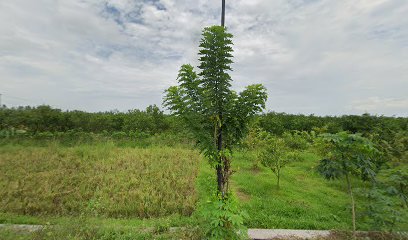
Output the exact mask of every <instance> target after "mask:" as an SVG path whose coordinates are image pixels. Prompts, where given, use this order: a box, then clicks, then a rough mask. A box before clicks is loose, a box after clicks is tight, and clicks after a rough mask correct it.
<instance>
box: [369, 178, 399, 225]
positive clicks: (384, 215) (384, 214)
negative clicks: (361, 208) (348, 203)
mask: <svg viewBox="0 0 408 240" xmlns="http://www.w3.org/2000/svg"><path fill="white" fill-rule="evenodd" d="M388 190H389V189H388ZM363 192H364V196H365V197H366V198H367V199H368V204H367V205H366V206H365V216H366V218H368V222H370V223H371V228H372V229H374V230H377V231H378V230H381V231H382V230H386V231H390V232H392V231H393V230H394V229H395V227H396V225H397V223H401V222H403V219H404V214H403V212H402V211H401V209H400V205H398V204H397V201H395V199H394V198H393V197H392V194H390V192H389V191H387V190H386V189H382V188H380V187H379V186H377V185H373V187H372V188H370V189H369V190H363ZM405 217H406V216H405Z"/></svg>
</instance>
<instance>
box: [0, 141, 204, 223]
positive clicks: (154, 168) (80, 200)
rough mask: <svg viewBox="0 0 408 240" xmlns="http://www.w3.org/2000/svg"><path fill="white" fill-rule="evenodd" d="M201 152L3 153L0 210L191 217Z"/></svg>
mask: <svg viewBox="0 0 408 240" xmlns="http://www.w3.org/2000/svg"><path fill="white" fill-rule="evenodd" d="M197 159H199V155H198V154H197V152H195V151H192V150H188V149H181V148H168V147H151V148H147V149H141V148H117V147H114V146H112V145H110V144H99V145H83V146H76V147H69V148H67V147H61V146H59V145H55V146H47V147H21V146H3V147H1V148H0V186H1V187H0V203H1V204H0V211H1V212H4V213H15V214H23V215H48V216H70V215H80V214H82V215H87V216H101V217H138V218H151V217H161V216H167V215H171V214H180V215H184V216H189V215H191V213H192V212H193V211H194V208H195V204H196V201H197V193H196V189H195V179H196V177H197V174H198V161H197Z"/></svg>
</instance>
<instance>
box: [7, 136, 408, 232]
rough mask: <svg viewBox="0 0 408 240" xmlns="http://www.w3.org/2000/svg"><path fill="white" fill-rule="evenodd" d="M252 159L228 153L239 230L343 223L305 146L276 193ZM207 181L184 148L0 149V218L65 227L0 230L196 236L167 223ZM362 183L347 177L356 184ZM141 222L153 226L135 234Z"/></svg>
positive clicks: (183, 213)
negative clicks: (243, 215)
mask: <svg viewBox="0 0 408 240" xmlns="http://www.w3.org/2000/svg"><path fill="white" fill-rule="evenodd" d="M254 157H255V155H254V153H252V152H237V153H235V154H234V160H233V168H234V169H235V170H236V173H234V175H233V177H232V187H233V189H234V190H235V192H236V194H237V197H238V199H239V200H240V203H241V205H242V209H243V210H244V211H246V212H247V214H248V216H249V218H248V219H246V222H245V224H246V226H247V227H249V228H290V229H337V230H350V229H351V218H350V208H349V198H348V195H347V192H346V188H345V185H344V183H343V182H342V181H341V180H338V181H332V182H329V181H326V180H324V179H323V178H322V177H321V176H319V175H318V174H317V173H316V171H315V169H314V168H315V166H316V164H317V161H318V159H319V158H318V157H317V156H316V155H315V154H313V153H308V152H304V153H302V160H300V161H298V162H294V163H291V164H290V165H289V166H287V167H286V168H284V169H283V173H282V178H281V188H280V189H279V190H278V189H277V187H276V177H275V175H274V174H273V173H272V171H271V170H269V169H267V168H264V167H259V168H258V169H254V168H253V163H252V161H251V159H253V158H254ZM214 181H215V179H214V172H213V170H212V169H210V167H209V165H208V163H207V162H206V161H205V160H204V159H203V158H202V157H201V156H200V155H199V154H198V152H197V151H195V150H191V149H190V148H189V147H187V146H186V147H172V148H171V147H159V146H151V147H146V148H133V147H118V146H117V145H115V144H111V143H105V144H102V143H98V144H93V145H89V144H88V145H79V146H73V147H67V146H61V145H59V144H48V145H47V146H44V147H39V146H35V147H34V146H31V147H30V146H19V145H15V144H13V145H5V146H1V147H0V198H1V200H0V201H1V202H0V203H1V205H0V223H19V224H24V223H27V224H46V225H47V224H50V225H59V226H65V227H64V230H58V231H55V230H52V231H51V230H49V231H42V232H41V233H38V234H37V235H21V234H17V235H16V233H15V232H12V231H6V230H1V231H0V236H3V238H4V239H18V238H17V237H16V236H19V237H21V239H58V238H68V239H88V238H87V236H88V237H89V236H90V235H89V234H94V236H96V237H95V239H151V238H156V239H168V238H177V239H194V238H196V237H197V236H199V234H198V235H195V234H196V233H195V232H194V231H183V230H182V231H176V232H169V229H170V227H190V228H194V227H195V226H197V224H199V220H198V219H199V218H198V215H197V214H196V212H197V211H196V210H197V209H198V208H199V206H200V204H201V203H203V202H205V201H206V199H207V198H208V194H209V191H210V189H211V187H212V186H214V185H213V183H214ZM361 184H363V183H361V182H359V181H357V180H354V185H355V187H358V186H360V185H361ZM364 204H365V203H364V202H362V200H360V199H358V198H357V214H358V219H359V220H358V221H357V228H358V229H359V230H367V229H369V225H368V224H367V223H366V222H365V221H364V216H361V215H362V214H361V212H359V210H360V206H363V205H364ZM78 222H80V223H81V224H80V225H78V224H77V223H78ZM95 226H98V227H95ZM146 228H151V229H152V231H150V232H143V230H142V229H146ZM399 229H401V230H406V229H408V226H406V225H401V226H399ZM73 232H76V233H77V236H74V235H72V233H73ZM44 234H46V235H44ZM47 234H48V235H50V236H54V237H49V236H48V235H47ZM64 234H65V235H64ZM71 235H72V236H71ZM45 236H48V237H49V238H47V237H45Z"/></svg>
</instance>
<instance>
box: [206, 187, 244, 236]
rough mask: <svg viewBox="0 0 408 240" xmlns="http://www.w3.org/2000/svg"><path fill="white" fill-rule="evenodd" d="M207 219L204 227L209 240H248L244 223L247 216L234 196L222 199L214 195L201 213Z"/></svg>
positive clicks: (230, 195)
mask: <svg viewBox="0 0 408 240" xmlns="http://www.w3.org/2000/svg"><path fill="white" fill-rule="evenodd" d="M201 214H202V215H203V217H204V219H205V224H204V226H203V228H204V231H205V235H206V236H207V237H208V239H214V240H215V239H217V240H218V239H231V240H232V239H247V238H248V236H247V229H246V228H245V227H244V225H243V223H244V220H245V218H247V214H246V213H245V212H243V211H241V210H240V208H239V206H238V202H237V200H236V198H235V196H233V195H232V194H228V195H227V196H226V197H224V198H223V197H222V196H221V195H220V194H219V193H214V194H213V195H212V198H211V199H210V200H209V201H207V202H206V204H205V206H204V208H203V210H202V211H201Z"/></svg>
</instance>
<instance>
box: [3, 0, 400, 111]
mask: <svg viewBox="0 0 408 240" xmlns="http://www.w3.org/2000/svg"><path fill="white" fill-rule="evenodd" d="M226 2H227V3H226V22H225V23H226V26H227V28H228V31H229V32H231V33H232V34H233V35H234V38H233V42H234V64H233V66H232V67H233V72H231V73H230V74H231V77H232V79H233V88H234V90H236V91H241V90H242V89H244V87H245V86H246V85H249V84H254V83H262V84H263V85H264V86H265V87H266V88H267V89H268V101H267V111H276V112H287V113H295V114H297V113H302V114H315V115H343V114H362V113H371V114H378V115H387V116H393V115H395V116H408V17H407V13H408V1H407V0H341V1H338V0H250V1H249V0H234V1H231V0H226ZM220 8H221V0H197V1H188V0H139V1H135V0H133V1H132V0H36V1H28V0H13V1H8V0H0V94H2V98H1V99H2V103H3V104H6V105H7V106H10V107H12V106H18V105H39V104H47V105H50V106H53V107H57V108H61V109H70V110H73V109H77V110H84V111H92V112H95V111H108V110H114V109H117V110H119V111H127V110H128V109H135V108H138V109H143V108H145V107H146V106H148V105H150V104H156V105H158V106H161V103H162V98H163V92H164V90H165V89H166V88H168V87H169V86H171V85H175V84H176V83H177V81H176V77H177V72H178V70H179V68H180V66H181V65H182V64H185V63H190V64H192V65H193V66H197V65H198V60H197V58H198V57H197V52H198V50H199V49H198V44H199V40H200V37H201V31H202V29H203V28H204V27H206V26H211V25H218V24H219V23H220V11H221V9H220ZM197 71H198V69H197Z"/></svg>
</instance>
